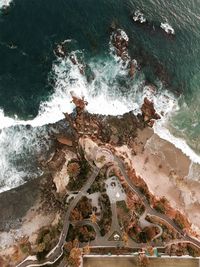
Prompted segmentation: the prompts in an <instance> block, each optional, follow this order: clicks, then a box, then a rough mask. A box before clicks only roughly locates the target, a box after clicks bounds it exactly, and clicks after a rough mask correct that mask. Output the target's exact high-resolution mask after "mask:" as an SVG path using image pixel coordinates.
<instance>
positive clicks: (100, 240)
mask: <svg viewBox="0 0 200 267" xmlns="http://www.w3.org/2000/svg"><path fill="white" fill-rule="evenodd" d="M110 153H111V152H110ZM113 163H117V165H118V167H119V169H120V171H121V173H122V175H123V176H124V178H125V180H126V182H127V184H128V185H129V187H130V189H131V190H132V191H133V192H134V193H136V194H137V195H138V196H139V197H140V198H141V200H142V201H143V203H144V205H145V208H146V214H148V215H150V216H156V217H159V218H160V219H162V220H163V221H165V222H166V223H168V224H169V225H171V226H172V227H173V228H174V229H176V231H177V232H178V233H180V235H181V236H182V237H183V239H181V240H180V242H190V243H192V244H194V245H196V246H197V247H199V248H200V242H199V241H198V240H197V239H195V238H191V237H190V236H188V235H184V232H183V231H182V230H181V229H180V228H179V227H178V226H177V225H176V224H175V223H174V222H173V221H172V220H171V219H170V218H169V217H167V216H166V215H165V214H161V213H159V212H157V211H156V210H154V209H153V208H151V206H150V205H149V203H148V201H147V199H146V197H145V196H144V195H143V194H142V193H141V192H140V191H139V189H138V188H137V187H136V186H135V185H134V184H133V183H132V181H131V180H130V178H129V177H128V175H127V174H126V170H125V167H124V163H123V162H122V160H121V159H119V158H118V157H117V156H114V155H113ZM98 173H99V168H97V167H94V166H93V167H92V174H91V175H90V177H89V178H88V180H87V182H86V184H85V185H84V186H83V187H82V189H81V190H80V191H79V193H78V194H77V196H76V197H75V198H74V199H73V200H72V201H71V202H70V205H69V207H68V209H67V212H66V214H65V217H64V221H63V230H62V232H61V234H60V238H59V241H58V243H57V245H56V246H55V247H54V248H53V249H52V250H51V251H50V252H49V253H48V254H47V256H46V257H45V259H44V260H42V261H40V262H38V260H37V259H36V257H35V256H29V257H27V258H26V259H25V260H24V261H23V262H21V263H20V264H18V265H17V266H16V267H34V266H44V265H46V264H49V265H52V264H54V263H55V262H56V261H57V260H58V259H60V258H61V256H62V255H63V246H64V243H65V240H66V236H67V233H68V229H69V224H70V221H69V217H70V213H71V211H72V210H73V209H74V208H75V207H76V205H77V204H78V202H79V201H80V199H81V198H82V196H83V195H84V194H86V192H87V190H88V189H89V188H90V186H91V185H92V183H93V182H94V181H95V179H96V177H97V175H98ZM115 209H116V206H115V204H113V205H112V212H113V214H112V215H113V216H112V217H113V218H112V227H111V229H112V230H113V229H115V230H118V231H120V229H119V223H118V219H117V216H116V211H115ZM78 224H80V225H84V224H89V225H91V226H92V227H93V228H94V230H95V232H96V236H97V238H96V240H95V241H96V242H91V245H92V244H94V245H95V246H98V244H99V246H102V245H104V246H108V244H110V246H112V245H113V246H116V243H114V242H109V241H108V240H106V239H107V235H106V238H105V237H101V236H100V230H99V227H98V226H97V225H96V224H93V223H92V222H91V221H89V220H84V221H82V222H78ZM177 242H178V240H177ZM172 243H173V242H172ZM118 244H119V243H118ZM120 244H123V242H122V241H121V242H120ZM165 246H166V245H165ZM130 247H131V248H133V247H136V248H139V247H143V244H136V243H135V242H131V245H130ZM64 262H65V260H63V261H61V263H60V265H59V266H64V265H63V263H64Z"/></svg>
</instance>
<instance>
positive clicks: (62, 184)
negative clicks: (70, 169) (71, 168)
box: [53, 150, 76, 193]
mask: <svg viewBox="0 0 200 267" xmlns="http://www.w3.org/2000/svg"><path fill="white" fill-rule="evenodd" d="M63 152H64V153H65V159H66V162H65V164H64V165H63V166H62V169H61V170H59V171H58V172H56V173H55V174H54V177H53V182H54V183H55V185H56V191H57V193H64V192H66V186H67V184H68V182H69V175H68V173H67V165H68V162H69V161H70V160H71V159H74V158H76V154H75V153H73V152H71V151H70V150H65V151H63Z"/></svg>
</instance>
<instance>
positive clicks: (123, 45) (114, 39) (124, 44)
mask: <svg viewBox="0 0 200 267" xmlns="http://www.w3.org/2000/svg"><path fill="white" fill-rule="evenodd" d="M128 41H129V39H128V36H127V35H126V33H125V32H124V31H123V30H121V29H117V30H114V32H113V34H112V36H111V43H112V45H113V47H114V48H115V53H116V55H117V56H118V57H120V58H121V59H122V60H123V61H126V60H129V59H130V58H129V55H128Z"/></svg>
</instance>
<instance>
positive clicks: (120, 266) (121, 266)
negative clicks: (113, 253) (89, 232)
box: [83, 257, 199, 267]
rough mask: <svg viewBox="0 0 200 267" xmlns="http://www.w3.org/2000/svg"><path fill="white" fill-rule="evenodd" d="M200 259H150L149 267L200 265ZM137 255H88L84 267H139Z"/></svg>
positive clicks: (188, 266) (194, 266) (191, 266)
mask: <svg viewBox="0 0 200 267" xmlns="http://www.w3.org/2000/svg"><path fill="white" fill-rule="evenodd" d="M198 261H199V260H197V259H196V260H195V259H184V258H181V259H177V258H176V259H173V258H171V259H169V258H167V259H166V258H157V259H150V265H148V266H149V267H199V263H198ZM137 266H138V265H137V260H136V258H135V257H86V258H84V259H83V267H137Z"/></svg>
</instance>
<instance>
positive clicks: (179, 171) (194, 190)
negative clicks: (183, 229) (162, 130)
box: [117, 128, 200, 235]
mask: <svg viewBox="0 0 200 267" xmlns="http://www.w3.org/2000/svg"><path fill="white" fill-rule="evenodd" d="M133 149H134V151H135V154H136V155H133V153H131V151H130V149H128V148H127V146H122V147H119V148H117V151H118V152H120V153H124V152H126V154H127V155H128V160H127V162H128V163H129V164H130V165H131V166H133V168H134V169H135V171H136V173H137V174H138V175H140V176H141V177H142V178H143V179H144V181H145V182H146V183H147V185H148V187H149V190H150V191H151V192H152V193H153V195H155V196H158V197H163V196H165V197H166V198H167V199H168V200H169V202H170V204H171V206H172V207H173V208H175V209H178V210H179V211H181V212H182V213H183V214H185V215H186V216H187V218H188V219H189V221H190V222H191V223H192V229H194V230H195V231H196V232H197V233H198V234H199V235H200V195H199V191H200V181H198V180H197V179H196V177H191V165H192V162H191V160H190V159H189V158H188V157H187V156H186V155H184V154H183V152H182V151H181V150H180V149H177V148H176V147H175V146H174V145H173V144H171V143H169V142H167V141H165V140H163V139H161V138H160V137H159V136H158V135H156V134H154V133H153V130H152V129H149V128H146V129H144V130H143V131H140V130H139V131H138V136H137V138H136V139H135V143H134V145H133ZM189 174H190V176H189ZM193 178H194V179H193Z"/></svg>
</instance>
